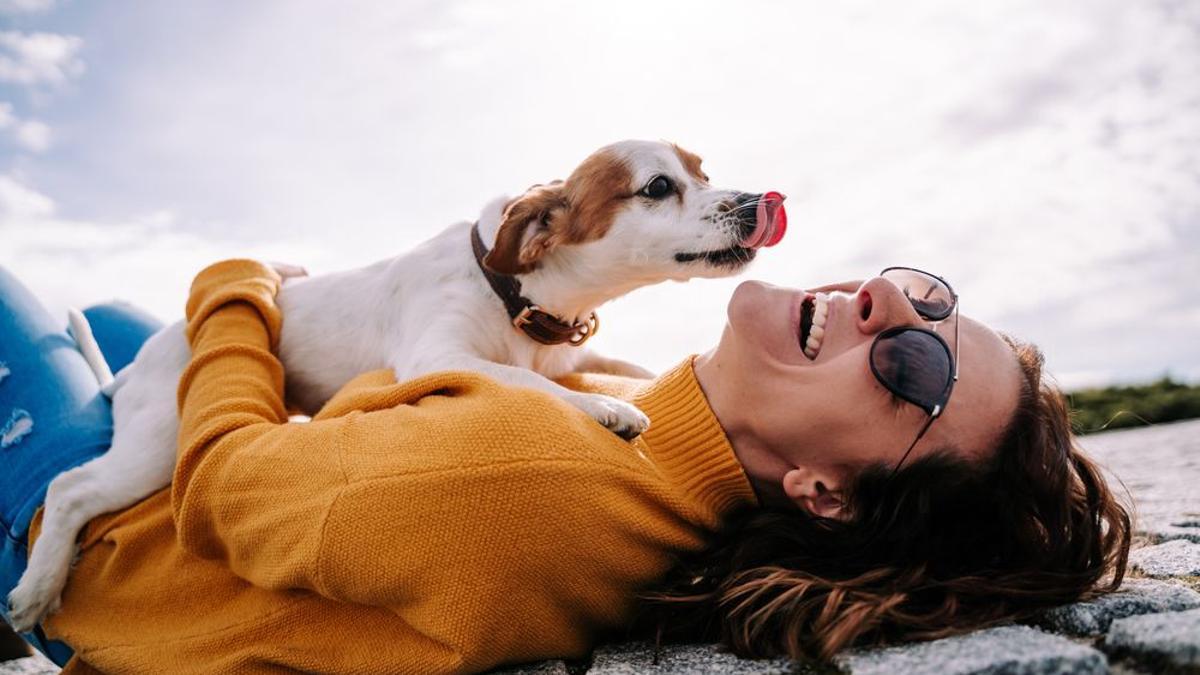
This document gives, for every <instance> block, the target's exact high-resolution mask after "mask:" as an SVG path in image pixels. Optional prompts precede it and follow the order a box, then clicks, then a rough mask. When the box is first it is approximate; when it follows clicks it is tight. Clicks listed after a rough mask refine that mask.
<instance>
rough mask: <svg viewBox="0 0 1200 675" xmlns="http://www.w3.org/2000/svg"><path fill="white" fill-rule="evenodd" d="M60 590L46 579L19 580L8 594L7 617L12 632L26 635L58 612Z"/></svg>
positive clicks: (51, 581) (25, 578)
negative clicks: (50, 615) (47, 617)
mask: <svg viewBox="0 0 1200 675" xmlns="http://www.w3.org/2000/svg"><path fill="white" fill-rule="evenodd" d="M61 592H62V589H61V588H60V587H59V586H58V585H57V584H55V582H54V580H53V579H49V578H46V577H41V578H36V579H31V578H29V575H28V574H27V575H25V576H24V577H22V578H21V582H20V583H18V584H17V587H16V588H14V589H13V590H12V592H11V593H9V594H8V617H9V621H10V622H11V623H12V627H13V630H15V631H17V632H18V633H28V632H29V631H31V630H33V628H34V626H37V625H38V623H40V622H41V620H42V619H44V618H45V617H46V616H47V615H49V614H53V613H54V612H57V611H58V606H59V602H60V599H61V595H60V594H61Z"/></svg>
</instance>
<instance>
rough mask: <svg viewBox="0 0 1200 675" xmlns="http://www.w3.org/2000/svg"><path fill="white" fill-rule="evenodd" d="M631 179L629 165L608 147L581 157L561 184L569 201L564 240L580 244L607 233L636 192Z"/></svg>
mask: <svg viewBox="0 0 1200 675" xmlns="http://www.w3.org/2000/svg"><path fill="white" fill-rule="evenodd" d="M632 182H633V174H632V173H631V172H630V170H629V166H628V165H627V164H626V163H625V161H624V160H623V159H621V158H620V157H618V156H617V154H616V153H615V152H612V151H611V150H601V151H599V152H596V153H594V154H593V155H592V156H591V157H588V158H587V159H585V160H583V163H582V164H580V165H579V167H578V168H576V169H575V171H573V172H572V173H571V176H570V177H569V178H567V182H566V183H565V184H564V185H563V187H564V188H565V189H566V195H567V202H568V203H569V204H570V217H569V218H568V220H567V222H566V223H564V225H566V231H567V239H566V241H567V242H570V243H573V244H581V243H583V242H585V241H593V240H595V239H599V238H601V237H603V236H604V235H605V234H607V233H608V229H609V228H610V227H612V224H613V220H615V219H616V217H617V212H618V211H619V210H620V209H621V207H622V206H623V205H624V204H625V201H626V200H627V199H629V197H631V196H633V194H634V192H635V190H634V189H633V186H632V185H631V183H632Z"/></svg>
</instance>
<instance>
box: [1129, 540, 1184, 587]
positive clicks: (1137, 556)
mask: <svg viewBox="0 0 1200 675" xmlns="http://www.w3.org/2000/svg"><path fill="white" fill-rule="evenodd" d="M1129 562H1130V564H1131V565H1133V568H1134V569H1136V570H1138V571H1139V572H1141V573H1143V574H1145V575H1147V576H1151V577H1156V578H1163V577H1182V576H1200V544H1197V543H1195V542H1192V541H1188V540H1186V539H1174V540H1172V541H1167V542H1163V543H1161V544H1158V545H1156V546H1146V547H1143V548H1139V549H1135V550H1133V551H1130V553H1129Z"/></svg>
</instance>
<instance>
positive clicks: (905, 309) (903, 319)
mask: <svg viewBox="0 0 1200 675" xmlns="http://www.w3.org/2000/svg"><path fill="white" fill-rule="evenodd" d="M855 302H856V305H857V310H858V317H857V321H858V329H859V330H860V331H862V332H863V333H864V334H866V335H874V334H876V333H879V332H881V331H884V330H887V329H888V328H892V327H893V326H915V325H920V323H921V316H920V315H919V314H917V311H916V310H915V309H913V306H912V303H911V302H909V301H908V296H906V295H904V291H903V290H901V289H900V288H899V287H897V286H896V284H893V283H892V282H890V281H888V280H887V279H884V278H883V277H875V278H873V279H868V280H867V281H866V282H864V283H863V285H862V286H859V287H858V294H857V295H856V296H855Z"/></svg>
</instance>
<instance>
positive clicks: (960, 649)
mask: <svg viewBox="0 0 1200 675" xmlns="http://www.w3.org/2000/svg"><path fill="white" fill-rule="evenodd" d="M836 662H837V664H838V665H839V666H841V667H842V668H843V669H845V670H846V671H848V672H850V673H851V675H897V674H899V673H937V674H938V675H1000V674H1003V675H1042V674H1049V673H1056V674H1057V673H1063V674H1066V673H1071V674H1081V675H1082V674H1084V673H1107V672H1108V662H1107V661H1106V660H1105V658H1104V654H1102V653H1100V652H1099V651H1097V650H1095V649H1092V648H1091V647H1085V646H1083V645H1080V644H1076V643H1074V642H1072V641H1070V640H1068V639H1066V638H1063V637H1059V636H1057V635H1051V634H1049V633H1044V632H1042V631H1040V630H1038V629H1036V628H1031V627H1029V626H999V627H997V628H988V629H985V630H980V631H975V632H974V633H967V634H966V635H958V636H955V637H949V638H944V639H942V640H934V641H932V642H919V643H914V644H906V645H899V646H896V647H884V648H878V649H856V650H852V651H849V652H846V653H844V654H842V655H840V656H838V657H837V659H836Z"/></svg>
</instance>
